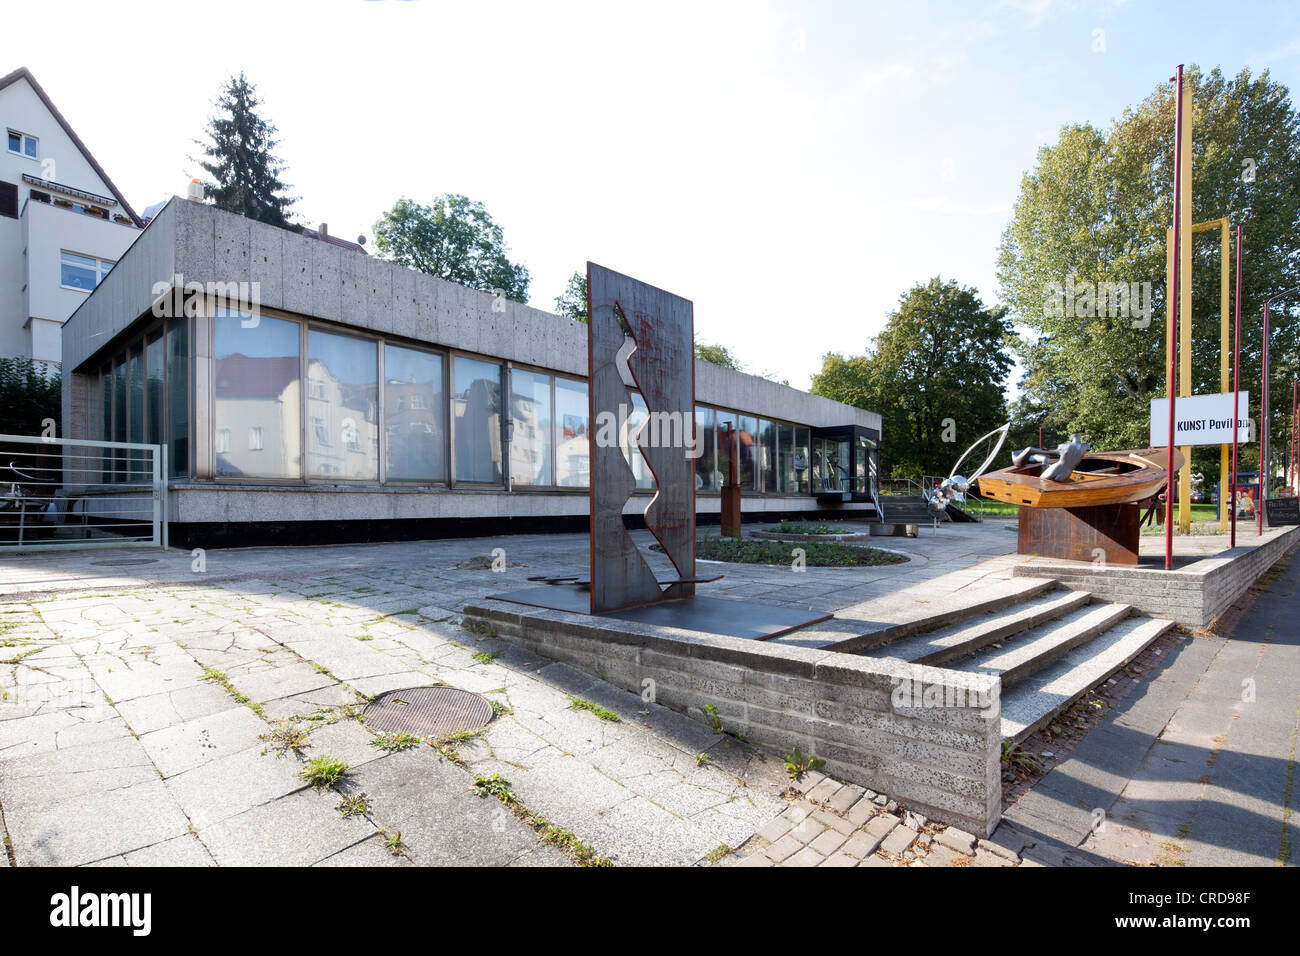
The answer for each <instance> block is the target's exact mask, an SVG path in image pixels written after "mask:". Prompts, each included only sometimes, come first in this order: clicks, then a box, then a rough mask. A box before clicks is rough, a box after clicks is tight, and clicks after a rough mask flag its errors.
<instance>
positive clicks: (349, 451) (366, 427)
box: [247, 329, 379, 481]
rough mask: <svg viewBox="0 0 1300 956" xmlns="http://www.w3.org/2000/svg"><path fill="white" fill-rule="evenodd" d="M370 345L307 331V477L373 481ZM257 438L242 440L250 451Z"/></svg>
mask: <svg viewBox="0 0 1300 956" xmlns="http://www.w3.org/2000/svg"><path fill="white" fill-rule="evenodd" d="M377 348H378V347H377V345H376V343H375V342H373V341H368V340H366V339H358V338H353V337H352V336H350V335H335V334H334V333H332V332H325V331H322V330H321V329H309V330H308V331H307V474H308V476H309V477H311V478H351V479H362V480H369V481H375V480H376V479H378V478H379V382H378V379H379V367H378V365H377V364H376V362H377V361H378V351H377ZM261 438H262V436H260V435H259V434H258V433H257V432H256V431H253V432H250V433H249V435H248V437H247V442H248V447H249V448H250V449H251V448H253V447H254V446H255V445H257V444H259V443H260V441H261Z"/></svg>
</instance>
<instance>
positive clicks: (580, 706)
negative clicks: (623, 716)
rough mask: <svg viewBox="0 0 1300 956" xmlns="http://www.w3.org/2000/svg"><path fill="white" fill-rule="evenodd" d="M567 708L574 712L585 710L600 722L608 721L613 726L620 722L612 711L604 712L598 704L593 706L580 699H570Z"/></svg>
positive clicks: (589, 702) (587, 701)
mask: <svg viewBox="0 0 1300 956" xmlns="http://www.w3.org/2000/svg"><path fill="white" fill-rule="evenodd" d="M569 706H571V707H572V708H573V709H574V710H585V711H588V712H590V713H593V714H595V715H596V716H597V717H599V718H600V719H601V720H608V721H609V722H610V723H613V724H617V723H620V722H621V721H620V718H619V716H618V714H616V713H614V712H613V711H612V710H606V709H605V708H604V707H601V706H600V705H599V704H593V703H592V702H591V701H589V700H583V699H582V698H581V697H570V698H569Z"/></svg>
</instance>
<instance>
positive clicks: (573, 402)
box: [555, 378, 591, 488]
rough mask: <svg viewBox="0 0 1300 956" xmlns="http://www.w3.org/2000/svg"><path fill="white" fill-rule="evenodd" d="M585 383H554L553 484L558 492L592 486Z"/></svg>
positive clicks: (568, 380) (570, 381) (566, 381)
mask: <svg viewBox="0 0 1300 956" xmlns="http://www.w3.org/2000/svg"><path fill="white" fill-rule="evenodd" d="M589 417H590V409H589V408H588V397H587V383H586V382H579V381H576V380H574V379H571V378H556V380H555V483H556V484H557V485H558V486H560V487H561V488H586V487H588V485H589V484H590V482H591V437H590V433H589V427H590V425H589V422H588V418H589Z"/></svg>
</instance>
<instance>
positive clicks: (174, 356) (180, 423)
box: [167, 319, 190, 478]
mask: <svg viewBox="0 0 1300 956" xmlns="http://www.w3.org/2000/svg"><path fill="white" fill-rule="evenodd" d="M189 331H190V330H189V320H188V319H173V320H172V321H171V322H170V323H169V324H168V326H167V442H168V448H167V464H168V467H169V468H170V469H171V474H172V477H173V478H183V477H185V476H186V475H188V474H189V473H190V342H189Z"/></svg>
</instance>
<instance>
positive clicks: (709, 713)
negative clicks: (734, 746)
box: [700, 704, 726, 734]
mask: <svg viewBox="0 0 1300 956" xmlns="http://www.w3.org/2000/svg"><path fill="white" fill-rule="evenodd" d="M700 710H702V711H704V716H705V717H707V718H709V722H710V723H711V724H713V732H714V733H715V734H724V733H726V729H725V728H723V726H722V718H721V717H719V716H718V708H717V706H716V705H714V704H705V705H704V706H703V707H701V708H700Z"/></svg>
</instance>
